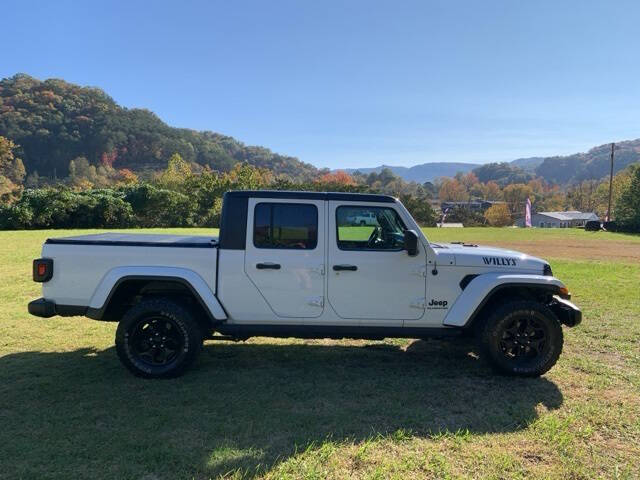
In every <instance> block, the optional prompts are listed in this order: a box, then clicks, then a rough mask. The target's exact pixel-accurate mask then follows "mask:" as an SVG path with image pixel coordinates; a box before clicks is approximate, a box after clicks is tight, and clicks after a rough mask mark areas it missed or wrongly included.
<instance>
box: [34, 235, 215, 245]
mask: <svg viewBox="0 0 640 480" xmlns="http://www.w3.org/2000/svg"><path fill="white" fill-rule="evenodd" d="M46 243H49V244H54V245H102V246H119V247H177V248H215V247H217V246H218V239H217V237H205V236H200V235H160V234H149V233H98V234H94V235H78V236H75V237H63V238H49V239H47V241H46Z"/></svg>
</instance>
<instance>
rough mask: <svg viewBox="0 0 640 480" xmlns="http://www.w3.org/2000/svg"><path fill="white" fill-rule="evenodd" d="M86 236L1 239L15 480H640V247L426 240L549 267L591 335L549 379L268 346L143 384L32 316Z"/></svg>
mask: <svg viewBox="0 0 640 480" xmlns="http://www.w3.org/2000/svg"><path fill="white" fill-rule="evenodd" d="M174 231H180V232H186V231H188V230H174ZM193 232H198V233H210V232H208V231H204V230H199V231H198V230H193ZM71 233H77V232H68V231H66V232H51V231H46V232H45V231H35V232H1V233H0V305H1V308H0V478H3V479H4V478H7V479H14V478H38V479H46V478H90V479H95V478H105V479H120V478H131V479H140V480H143V479H144V480H165V479H176V478H180V479H182V478H210V477H211V478H216V477H219V476H224V477H229V478H255V477H266V478H310V479H311V478H313V479H316V478H317V479H323V478H372V479H374V478H398V479H406V478H509V479H511V478H597V477H602V478H638V477H640V461H639V460H638V459H639V458H640V237H637V236H635V237H634V236H626V235H620V234H611V233H586V232H582V231H578V230H535V229H534V230H519V229H441V230H436V229H429V230H427V236H428V237H429V238H430V239H431V240H433V241H447V240H454V241H455V240H464V241H467V242H478V243H483V244H492V245H501V246H505V247H512V248H518V249H520V250H523V251H527V252H531V253H534V254H536V255H540V256H543V257H545V258H547V259H549V260H550V261H551V263H552V266H553V270H554V273H555V274H556V275H557V276H558V277H560V278H561V279H563V280H564V281H566V283H567V284H568V285H569V287H570V289H571V291H572V292H573V295H574V296H573V298H574V301H575V302H576V303H577V304H578V305H580V306H581V307H582V309H583V311H584V321H583V324H582V325H580V326H579V327H578V328H576V329H573V330H569V329H565V348H564V352H563V354H562V356H561V358H560V361H559V362H558V364H557V365H556V366H555V367H554V368H553V369H552V370H551V371H550V372H549V373H548V374H547V375H545V376H544V377H542V378H539V379H517V378H505V377H501V376H497V375H495V374H494V373H493V372H492V371H491V370H490V369H489V368H488V367H487V366H486V365H485V363H484V362H483V361H481V360H480V359H478V358H477V356H476V355H475V354H474V350H473V349H474V347H473V343H471V342H460V341H458V342H456V343H450V342H449V343H448V342H441V341H428V342H424V341H411V340H393V341H386V342H371V341H329V340H326V341H324V340H323V341H300V340H293V339H288V340H273V339H265V338H259V339H252V340H250V341H248V342H246V343H239V344H230V343H229V344H227V343H213V342H210V343H207V345H206V347H205V349H204V352H203V354H202V356H201V358H200V360H199V361H198V363H197V364H196V365H195V368H193V369H192V370H190V371H189V372H188V373H187V374H186V375H185V376H184V377H182V378H179V379H176V380H171V381H143V380H140V379H136V378H134V377H132V376H131V375H130V374H129V373H128V372H127V371H126V370H125V369H124V368H123V367H122V366H121V365H120V363H119V362H118V359H117V358H116V354H115V350H114V347H113V338H114V333H115V325H114V324H108V323H101V322H95V321H91V320H87V319H83V318H65V319H63V318H52V319H38V318H35V317H30V316H29V315H28V314H27V313H26V304H27V302H28V301H29V300H31V299H33V298H36V297H38V296H39V287H38V285H36V284H34V283H33V282H31V279H30V276H31V274H30V269H31V259H32V258H34V257H37V256H38V254H39V251H40V245H41V243H42V242H43V240H44V239H45V238H47V237H48V236H56V235H58V236H59V235H63V234H64V235H66V234H71Z"/></svg>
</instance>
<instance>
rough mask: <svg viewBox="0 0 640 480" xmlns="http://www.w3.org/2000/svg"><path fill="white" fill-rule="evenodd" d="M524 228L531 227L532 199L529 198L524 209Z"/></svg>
mask: <svg viewBox="0 0 640 480" xmlns="http://www.w3.org/2000/svg"><path fill="white" fill-rule="evenodd" d="M524 226H525V227H530V226H531V199H530V198H527V205H526V206H525V208H524Z"/></svg>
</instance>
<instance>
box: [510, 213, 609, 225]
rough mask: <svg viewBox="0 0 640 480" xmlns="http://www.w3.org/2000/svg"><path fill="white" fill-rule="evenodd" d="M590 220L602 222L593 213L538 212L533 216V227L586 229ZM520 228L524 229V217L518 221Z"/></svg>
mask: <svg viewBox="0 0 640 480" xmlns="http://www.w3.org/2000/svg"><path fill="white" fill-rule="evenodd" d="M590 220H596V221H597V220H600V219H599V218H598V215H596V214H595V213H593V212H588V213H587V212H578V211H577V210H571V211H568V212H538V213H533V214H531V226H532V227H538V228H570V227H584V225H585V223H587V222H588V221H590ZM516 225H517V226H518V227H524V217H523V218H519V219H518V220H516Z"/></svg>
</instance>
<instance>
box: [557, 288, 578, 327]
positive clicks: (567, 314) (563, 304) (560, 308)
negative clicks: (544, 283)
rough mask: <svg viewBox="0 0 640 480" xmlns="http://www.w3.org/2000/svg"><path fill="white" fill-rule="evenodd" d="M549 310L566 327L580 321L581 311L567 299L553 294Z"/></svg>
mask: <svg viewBox="0 0 640 480" xmlns="http://www.w3.org/2000/svg"><path fill="white" fill-rule="evenodd" d="M553 300H554V301H553V303H552V304H551V310H553V313H555V314H556V316H557V317H558V319H559V320H560V323H562V324H563V325H566V326H567V327H575V326H576V325H579V324H580V322H582V311H581V310H580V309H579V308H578V307H576V306H575V305H574V304H573V303H571V302H570V301H569V300H566V299H564V298H560V297H559V296H558V295H554V296H553Z"/></svg>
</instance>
